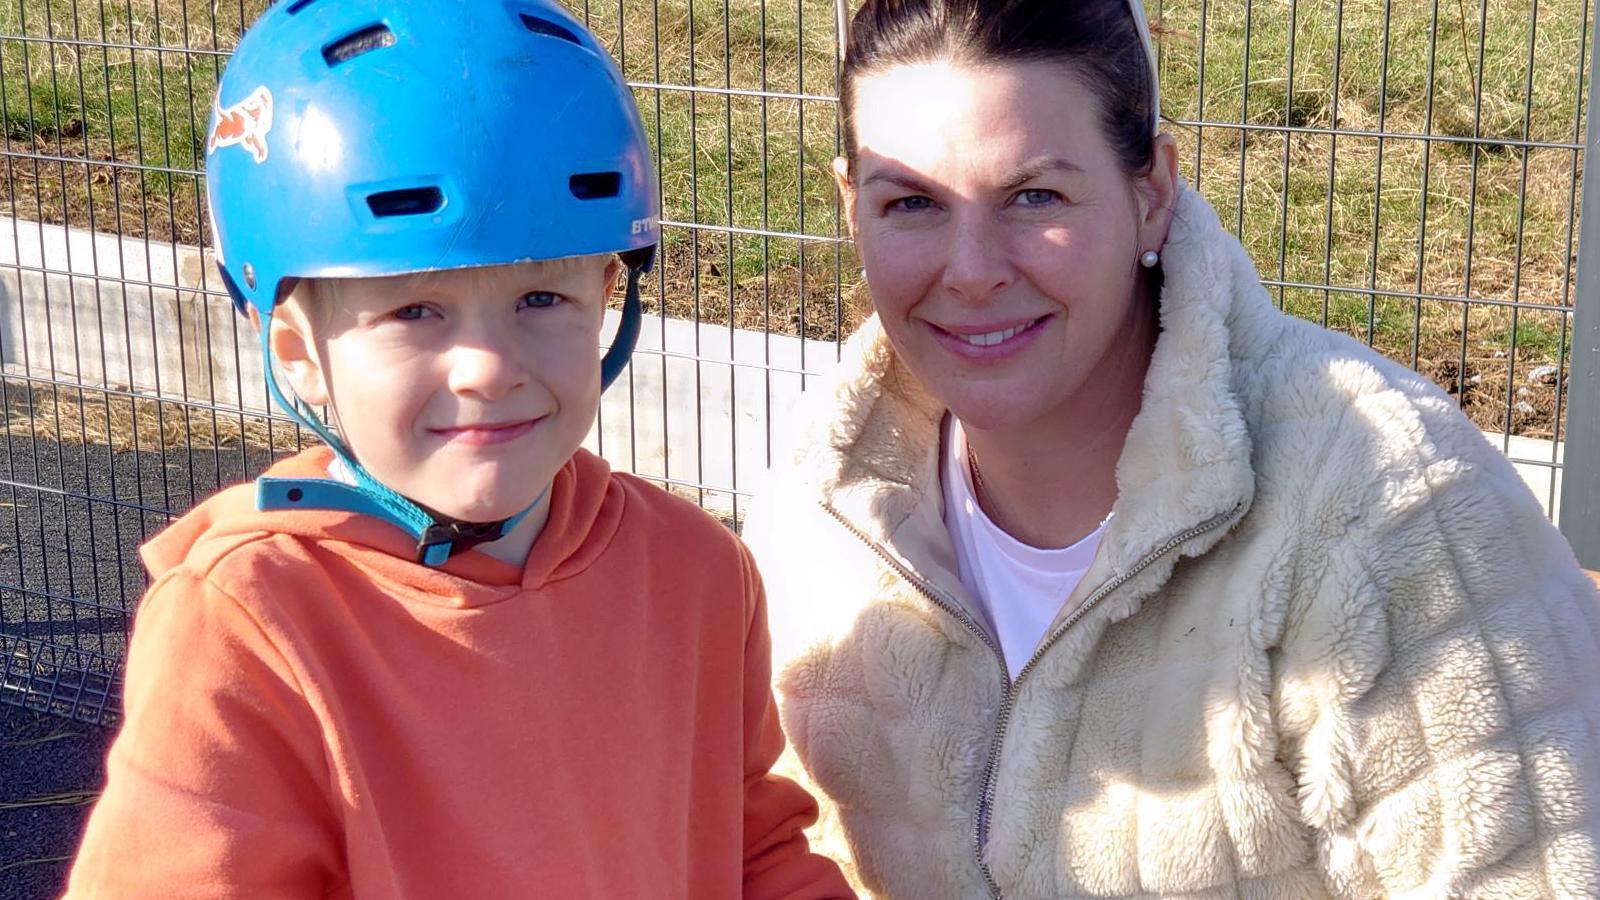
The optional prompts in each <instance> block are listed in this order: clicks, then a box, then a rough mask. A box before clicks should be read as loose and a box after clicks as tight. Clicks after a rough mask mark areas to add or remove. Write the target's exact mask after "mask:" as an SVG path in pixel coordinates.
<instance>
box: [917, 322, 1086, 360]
mask: <svg viewBox="0 0 1600 900" xmlns="http://www.w3.org/2000/svg"><path fill="white" fill-rule="evenodd" d="M1054 318H1055V314H1053V313H1050V314H1046V315H1042V316H1036V317H1033V318H1027V319H1021V320H1014V321H1012V322H1009V323H1003V324H980V325H935V324H934V323H932V322H929V323H927V324H928V330H929V332H930V333H932V335H933V337H934V339H935V340H937V341H938V342H939V344H940V345H941V346H943V347H944V348H945V349H946V350H948V351H949V352H950V353H951V354H953V355H955V356H957V357H960V358H961V359H964V360H968V361H970V362H977V363H995V362H1000V361H1003V360H1007V359H1010V358H1011V357H1013V356H1015V355H1017V354H1018V353H1021V352H1022V351H1023V350H1024V349H1026V348H1028V347H1029V346H1031V345H1032V344H1033V343H1034V342H1035V341H1036V340H1037V339H1038V337H1039V335H1040V334H1041V333H1042V332H1043V331H1044V330H1045V329H1046V328H1048V327H1049V326H1050V323H1051V321H1052V320H1053V319H1054Z"/></svg>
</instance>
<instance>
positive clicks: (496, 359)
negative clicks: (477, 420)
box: [450, 342, 528, 401]
mask: <svg viewBox="0 0 1600 900" xmlns="http://www.w3.org/2000/svg"><path fill="white" fill-rule="evenodd" d="M527 382H528V372H527V369H526V368H524V367H523V366H522V365H521V364H520V363H518V362H517V361H516V359H515V358H513V357H512V356H511V355H510V354H507V353H505V352H503V351H501V350H499V349H498V348H496V347H495V346H494V344H493V343H492V342H490V343H485V344H481V345H477V346H458V347H456V348H455V350H453V351H452V352H451V359H450V390H451V391H452V392H453V393H456V394H459V395H462V396H472V397H475V398H478V399H481V400H491V401H492V400H499V399H500V398H502V397H504V396H506V395H507V394H509V393H511V392H512V391H514V390H516V389H517V388H520V387H522V386H523V385H525V384H527Z"/></svg>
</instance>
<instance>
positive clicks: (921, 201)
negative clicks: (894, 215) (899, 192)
mask: <svg viewBox="0 0 1600 900" xmlns="http://www.w3.org/2000/svg"><path fill="white" fill-rule="evenodd" d="M932 208H933V201H932V200H930V199H929V198H927V197H922V196H916V197H901V198H900V199H898V200H893V201H890V203H889V210H890V211H891V212H919V211H921V210H924V209H932Z"/></svg>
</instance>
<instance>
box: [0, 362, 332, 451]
mask: <svg viewBox="0 0 1600 900" xmlns="http://www.w3.org/2000/svg"><path fill="white" fill-rule="evenodd" d="M0 396H3V399H4V405H5V416H6V421H5V427H6V431H7V433H8V434H19V435H30V436H33V437H37V438H40V439H44V440H50V441H56V442H60V443H66V444H88V445H95V446H104V447H110V448H111V449H112V450H113V451H114V452H117V453H126V452H130V451H137V450H142V451H155V450H183V449H212V448H216V449H228V448H237V447H239V446H241V445H243V446H246V447H250V448H253V449H270V450H272V451H274V452H293V451H295V450H298V449H300V448H301V447H309V446H312V445H314V444H315V443H316V440H315V438H314V437H313V436H311V435H310V434H309V433H307V432H304V431H302V430H299V429H296V428H295V427H294V426H292V425H287V424H284V423H282V422H269V421H268V420H266V419H264V418H261V417H258V416H244V415H239V414H237V413H235V414H231V415H230V414H227V413H221V412H215V411H213V410H210V409H206V408H203V407H198V406H187V405H184V404H180V403H175V402H173V401H170V400H156V399H154V398H147V397H137V398H135V397H127V396H120V395H114V394H108V393H105V392H102V391H96V390H93V389H78V388H71V387H58V386H54V385H50V386H45V385H39V384H35V383H28V382H22V381H18V380H16V379H5V380H3V381H0Z"/></svg>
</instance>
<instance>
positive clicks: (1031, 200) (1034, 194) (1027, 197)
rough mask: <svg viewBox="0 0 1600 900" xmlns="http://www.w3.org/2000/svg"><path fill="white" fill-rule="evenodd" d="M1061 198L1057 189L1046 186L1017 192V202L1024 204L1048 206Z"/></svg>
mask: <svg viewBox="0 0 1600 900" xmlns="http://www.w3.org/2000/svg"><path fill="white" fill-rule="evenodd" d="M1059 199H1061V195H1060V194H1057V193H1056V192H1055V191H1050V190H1045V189H1044V188H1033V189H1031V190H1026V191H1023V192H1021V193H1019V194H1017V202H1018V203H1020V204H1022V205H1023V206H1046V205H1048V204H1051V203H1054V202H1056V201H1057V200H1059Z"/></svg>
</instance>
